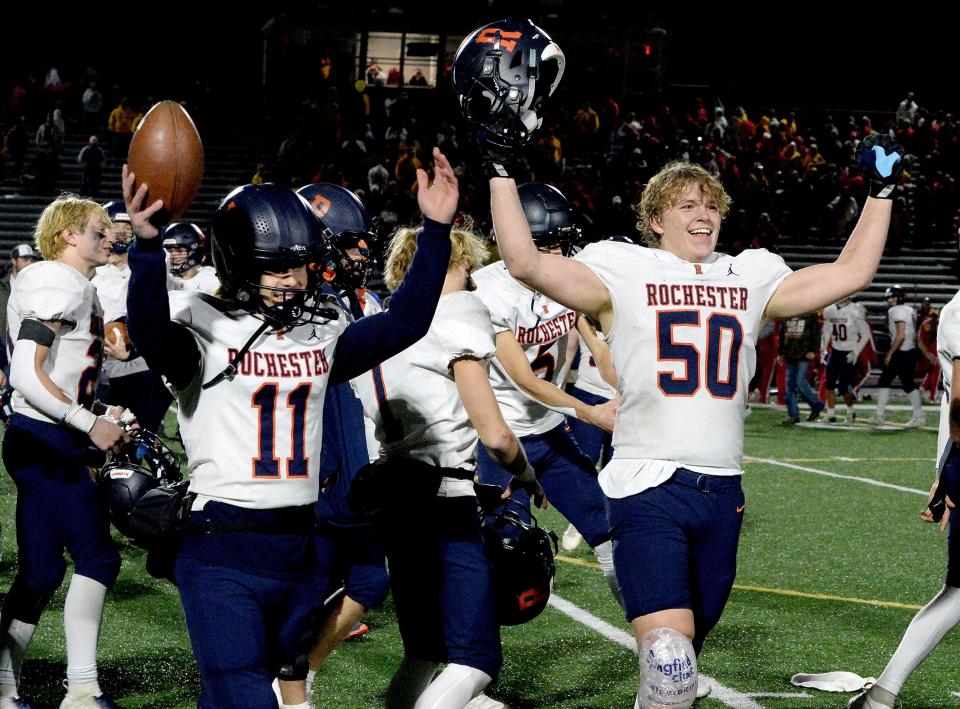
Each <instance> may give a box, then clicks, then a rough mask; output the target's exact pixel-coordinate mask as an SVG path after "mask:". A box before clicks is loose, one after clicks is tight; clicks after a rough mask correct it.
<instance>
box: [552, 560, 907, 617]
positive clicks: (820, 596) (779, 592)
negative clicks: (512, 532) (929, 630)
mask: <svg viewBox="0 0 960 709" xmlns="http://www.w3.org/2000/svg"><path fill="white" fill-rule="evenodd" d="M554 558H555V559H556V560H557V561H562V562H563V563H565V564H573V565H575V566H585V567H587V568H589V569H599V568H600V564H598V563H596V562H595V561H587V560H586V559H575V558H573V557H572V556H562V555H559V556H556V557H554ZM733 588H734V589H735V590H737V591H751V592H753V593H769V594H772V595H775V596H793V597H794V598H812V599H815V600H818V601H840V602H842V603H859V604H861V605H865V606H877V607H879V608H904V609H906V610H911V611H918V610H920V609H921V608H922V607H923V606H917V605H914V604H912V603H898V602H897V601H878V600H870V599H867V598H849V597H847V596H832V595H830V594H827V593H806V592H805V591H793V590H791V589H789V588H767V587H766V586H747V585H745V584H740V583H735V584H733Z"/></svg>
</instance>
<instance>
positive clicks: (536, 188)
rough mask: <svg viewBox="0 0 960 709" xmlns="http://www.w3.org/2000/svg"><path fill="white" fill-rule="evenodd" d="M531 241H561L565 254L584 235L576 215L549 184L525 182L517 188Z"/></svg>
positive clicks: (540, 244) (544, 244) (546, 244)
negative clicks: (528, 226)
mask: <svg viewBox="0 0 960 709" xmlns="http://www.w3.org/2000/svg"><path fill="white" fill-rule="evenodd" d="M517 193H518V194H519V195H520V204H521V206H522V207H523V214H524V216H526V218H527V224H529V225H530V235H531V236H532V237H533V243H535V244H536V245H537V246H538V247H540V248H549V247H551V246H556V245H558V244H559V245H560V247H561V249H562V250H563V253H564V255H566V254H567V253H568V252H569V251H570V246H571V245H572V244H573V243H574V242H576V241H578V240H579V239H580V238H581V236H582V235H583V230H582V228H581V224H580V219H579V215H578V214H577V211H576V210H575V209H574V208H573V206H572V205H571V204H570V202H568V201H567V198H566V197H564V196H563V193H562V192H561V191H560V190H558V189H557V188H556V187H553V186H552V185H548V184H545V183H542V182H527V183H524V184H522V185H520V186H519V187H518V188H517Z"/></svg>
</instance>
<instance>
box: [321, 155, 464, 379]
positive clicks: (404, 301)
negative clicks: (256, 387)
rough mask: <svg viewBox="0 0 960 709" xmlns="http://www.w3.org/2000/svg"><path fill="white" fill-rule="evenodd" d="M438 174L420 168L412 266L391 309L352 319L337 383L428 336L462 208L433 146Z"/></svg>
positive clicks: (339, 356)
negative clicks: (429, 176) (418, 224)
mask: <svg viewBox="0 0 960 709" xmlns="http://www.w3.org/2000/svg"><path fill="white" fill-rule="evenodd" d="M433 156H434V159H435V161H436V162H435V176H434V181H433V184H432V185H428V181H427V173H426V172H424V171H423V170H417V183H418V185H419V189H418V191H417V200H418V202H419V203H420V211H421V212H422V213H423V229H422V230H421V232H420V233H419V234H418V236H417V250H416V253H415V254H414V257H413V262H412V263H411V264H410V270H409V271H408V272H407V275H406V276H405V277H404V279H403V282H402V283H401V284H400V287H399V288H397V290H396V292H395V293H394V294H393V297H392V298H391V299H390V309H389V310H387V311H386V312H383V313H377V314H376V315H368V316H367V317H364V318H361V319H360V320H358V321H356V322H354V323H352V324H351V325H350V326H349V327H348V328H347V329H346V330H345V331H344V333H343V335H341V337H340V340H339V341H338V342H337V351H336V356H335V359H334V363H333V370H332V371H331V372H330V379H331V381H332V382H334V383H336V382H343V381H347V380H348V379H352V378H353V377H355V376H357V375H358V374H363V373H364V372H366V371H368V370H370V369H372V368H373V367H375V366H376V365H378V364H379V363H380V362H383V361H384V360H387V359H390V358H391V357H393V356H394V355H395V354H397V353H398V352H402V351H403V350H405V349H406V348H407V347H409V346H410V345H412V344H413V343H415V342H416V341H417V340H419V339H420V338H421V337H423V336H424V335H426V334H427V330H429V329H430V323H431V322H432V321H433V314H434V313H435V312H436V309H437V302H438V301H439V300H440V292H441V291H442V290H443V281H444V279H445V278H446V275H447V268H448V267H449V265H450V226H451V223H452V222H453V216H454V214H455V213H456V210H457V202H458V200H459V192H458V190H457V178H456V176H455V175H454V173H453V168H452V167H451V166H450V162H449V161H448V160H447V158H446V157H445V156H444V155H443V153H441V152H440V150H439V149H438V148H434V150H433Z"/></svg>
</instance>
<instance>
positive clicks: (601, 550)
mask: <svg viewBox="0 0 960 709" xmlns="http://www.w3.org/2000/svg"><path fill="white" fill-rule="evenodd" d="M593 553H594V554H595V555H596V557H597V561H598V562H600V571H602V572H603V578H604V580H605V581H606V582H607V586H608V587H609V588H610V593H612V594H613V597H614V598H615V599H616V600H617V603H619V604H620V607H621V608H622V607H623V597H622V596H621V595H620V583H619V582H618V581H617V572H616V570H615V569H614V568H613V542H611V541H606V542H604V543H603V544H597V546H595V547H594V548H593Z"/></svg>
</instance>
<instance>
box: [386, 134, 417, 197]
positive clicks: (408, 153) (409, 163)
mask: <svg viewBox="0 0 960 709" xmlns="http://www.w3.org/2000/svg"><path fill="white" fill-rule="evenodd" d="M400 146H401V153H400V157H399V158H397V164H396V165H395V166H394V168H393V176H394V177H395V178H396V180H397V184H398V185H399V186H400V189H402V190H410V189H412V188H413V184H414V180H416V175H417V170H419V169H421V168H422V167H423V165H422V164H421V163H420V159H419V158H418V157H417V150H416V148H415V147H414V146H413V145H410V146H404V145H403V143H401V144H400Z"/></svg>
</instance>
